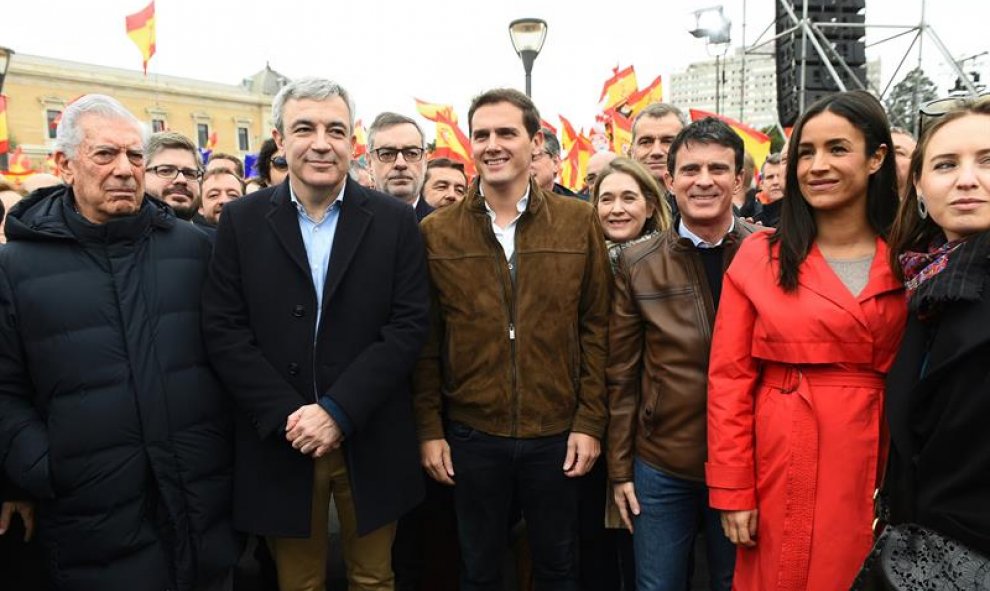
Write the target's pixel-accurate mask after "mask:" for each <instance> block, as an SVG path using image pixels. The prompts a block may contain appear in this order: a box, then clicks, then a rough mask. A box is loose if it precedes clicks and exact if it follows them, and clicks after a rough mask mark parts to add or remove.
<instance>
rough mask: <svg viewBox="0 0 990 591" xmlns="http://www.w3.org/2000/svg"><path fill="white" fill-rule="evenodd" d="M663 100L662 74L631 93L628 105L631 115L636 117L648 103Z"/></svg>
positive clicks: (627, 101) (627, 100)
mask: <svg viewBox="0 0 990 591" xmlns="http://www.w3.org/2000/svg"><path fill="white" fill-rule="evenodd" d="M662 100H663V82H662V81H661V80H660V76H657V78H656V80H654V81H653V82H651V83H650V85H649V86H647V87H646V88H644V89H642V90H637V91H636V92H634V93H632V94H630V95H629V98H627V99H626V107H627V108H628V109H629V116H630V117H635V116H636V115H637V114H639V112H640V111H642V110H643V109H645V108H646V106H647V105H649V104H651V103H659V102H660V101H662Z"/></svg>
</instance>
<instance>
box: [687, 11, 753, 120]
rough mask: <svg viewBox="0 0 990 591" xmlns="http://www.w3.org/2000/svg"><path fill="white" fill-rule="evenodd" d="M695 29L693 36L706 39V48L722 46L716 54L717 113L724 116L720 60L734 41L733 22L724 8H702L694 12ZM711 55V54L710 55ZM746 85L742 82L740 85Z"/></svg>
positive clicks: (692, 32)
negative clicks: (731, 33)
mask: <svg viewBox="0 0 990 591" xmlns="http://www.w3.org/2000/svg"><path fill="white" fill-rule="evenodd" d="M694 20H695V27H694V30H692V31H691V34H692V35H694V36H695V37H697V38H698V39H702V38H704V39H705V47H706V48H709V52H710V48H711V46H712V45H721V46H722V49H721V51H717V50H716V52H715V113H716V114H718V115H721V114H722V83H723V82H724V81H723V80H722V71H721V68H720V65H721V64H720V63H719V61H720V59H721V58H722V57H724V56H725V53H726V52H727V51H728V50H729V42H730V41H731V40H732V39H731V37H730V36H729V31H730V30H731V29H732V21H730V20H729V19H728V18H727V17H726V16H725V13H724V12H723V9H722V6H721V5H718V6H712V7H710V8H702V9H701V10H695V11H694ZM709 55H710V53H709ZM742 83H744V82H743V81H740V84H742Z"/></svg>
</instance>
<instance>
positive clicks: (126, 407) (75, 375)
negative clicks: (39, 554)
mask: <svg viewBox="0 0 990 591" xmlns="http://www.w3.org/2000/svg"><path fill="white" fill-rule="evenodd" d="M143 135H144V132H143V127H142V124H141V122H140V121H138V120H137V119H136V118H135V117H134V115H133V114H131V113H130V112H129V111H127V110H126V109H125V108H124V107H123V106H122V105H121V104H120V103H119V102H117V101H116V100H115V99H113V98H111V97H108V96H103V95H86V96H83V97H81V98H79V99H77V100H75V101H73V102H72V104H70V105H69V106H68V107H67V108H66V109H65V112H64V113H63V114H62V119H61V121H60V122H59V124H58V129H57V131H56V138H55V162H56V164H57V165H58V169H59V172H60V175H61V177H62V178H63V179H65V182H66V185H65V186H57V187H49V188H46V189H40V190H38V191H36V192H35V193H33V194H32V195H31V196H29V197H27V198H25V199H24V200H22V201H21V202H19V203H18V204H17V206H16V207H14V208H13V211H12V212H11V213H10V215H9V216H8V219H7V226H6V231H7V238H8V242H7V244H6V245H5V246H4V247H3V249H2V250H0V375H2V376H3V378H2V380H0V458H4V462H3V468H4V470H5V472H6V476H7V477H8V478H9V479H10V481H11V482H12V483H13V484H14V485H16V486H17V487H18V488H19V489H21V490H23V491H26V492H27V493H28V494H29V495H30V496H31V497H33V498H34V499H35V500H36V501H37V503H38V511H37V525H36V532H37V535H38V540H39V542H40V543H41V545H42V547H43V549H44V552H45V553H46V554H47V557H46V561H45V563H44V564H45V565H46V567H47V568H48V569H49V573H48V574H49V576H50V578H51V580H50V581H48V584H47V585H45V586H44V588H46V589H49V588H50V589H56V590H58V591H84V590H89V589H101V590H107V591H113V590H124V589H134V588H136V587H137V588H142V589H190V590H196V591H203V590H206V589H210V590H214V589H215V590H221V589H223V590H229V589H231V588H232V585H233V576H232V575H233V571H232V569H233V566H234V565H235V564H236V563H237V559H238V556H239V554H240V543H239V541H238V536H237V535H236V534H235V532H234V530H233V527H232V524H231V517H230V513H231V503H230V498H231V494H232V491H231V488H232V480H231V470H232V466H233V459H234V458H233V445H232V439H233V438H232V431H233V429H232V427H233V424H232V423H233V420H232V416H231V413H230V411H229V407H228V395H227V393H226V392H225V391H224V390H223V387H222V386H221V384H220V381H219V380H218V379H217V377H216V375H215V374H214V373H213V370H212V369H211V368H210V364H209V360H208V359H207V356H206V350H205V347H204V343H203V338H202V332H201V328H200V327H201V322H200V315H201V312H200V296H201V289H202V285H203V283H204V281H205V278H206V273H207V264H208V261H209V256H210V251H211V246H210V243H209V240H208V239H207V238H206V236H204V235H203V233H202V232H199V231H198V230H196V229H195V228H193V227H192V225H190V224H188V223H185V222H180V221H178V220H176V217H175V214H174V213H173V210H172V209H170V208H169V207H167V206H166V205H165V204H164V203H162V202H161V201H159V200H157V199H154V198H150V197H148V196H146V195H145V177H146V173H145V165H146V161H145V158H144V150H143V139H144V138H143V137H142V136H143ZM5 574H6V573H4V574H3V575H0V577H3V576H4V575H5ZM4 582H6V581H4ZM5 588H6V587H5ZM39 588H41V587H39Z"/></svg>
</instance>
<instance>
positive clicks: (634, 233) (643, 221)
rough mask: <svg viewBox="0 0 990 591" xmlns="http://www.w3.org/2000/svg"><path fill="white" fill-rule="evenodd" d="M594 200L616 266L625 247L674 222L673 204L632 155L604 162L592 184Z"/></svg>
mask: <svg viewBox="0 0 990 591" xmlns="http://www.w3.org/2000/svg"><path fill="white" fill-rule="evenodd" d="M606 179H608V180H606ZM591 202H592V205H594V206H595V210H596V211H597V212H598V221H599V222H600V223H601V225H602V231H603V232H605V238H606V241H605V242H606V245H607V246H608V257H609V260H610V261H611V263H612V268H613V269H614V268H615V264H616V261H618V260H619V253H621V252H622V250H623V249H625V248H627V247H629V246H632V245H633V244H636V243H639V242H642V241H644V240H649V239H650V238H652V237H653V236H656V235H657V233H659V232H662V231H664V230H666V229H667V228H669V227H670V225H671V214H670V206H669V205H668V204H667V200H666V199H662V198H661V197H660V186H659V185H658V184H657V182H656V180H655V179H654V178H653V176H652V175H651V174H650V173H649V172H648V171H647V170H646V169H645V168H643V165H642V164H640V163H639V162H636V161H635V160H632V159H630V158H616V159H614V160H612V161H611V162H609V163H608V164H607V165H606V166H605V169H604V170H602V172H601V173H599V175H598V178H597V179H596V180H595V185H594V187H592V192H591Z"/></svg>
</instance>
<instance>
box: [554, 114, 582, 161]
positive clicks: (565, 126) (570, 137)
mask: <svg viewBox="0 0 990 591" xmlns="http://www.w3.org/2000/svg"><path fill="white" fill-rule="evenodd" d="M557 116H558V117H560V126H561V129H562V130H563V135H562V136H561V138H560V147H561V148H563V149H564V151H565V152H566V151H568V150H570V149H571V146H573V145H574V142H576V141H577V138H578V134H577V132H576V131H574V126H573V125H571V122H570V121H568V120H567V119H566V118H565V117H564V116H563V115H557Z"/></svg>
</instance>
